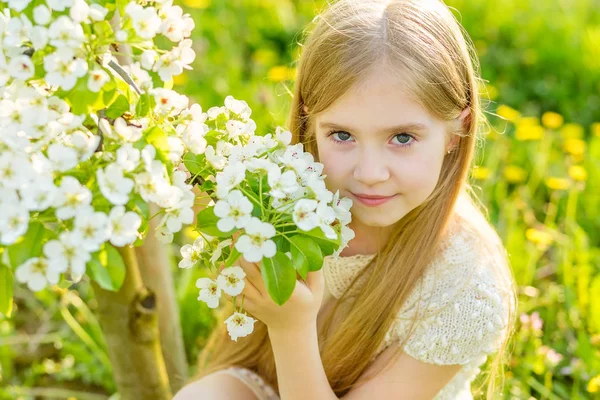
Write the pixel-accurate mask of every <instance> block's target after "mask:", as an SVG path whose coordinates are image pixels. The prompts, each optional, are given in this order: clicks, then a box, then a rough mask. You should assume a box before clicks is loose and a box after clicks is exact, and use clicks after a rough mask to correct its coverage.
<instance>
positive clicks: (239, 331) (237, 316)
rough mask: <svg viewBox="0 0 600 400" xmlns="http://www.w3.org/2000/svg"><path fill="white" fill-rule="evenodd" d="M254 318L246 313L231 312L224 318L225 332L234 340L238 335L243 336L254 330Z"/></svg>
mask: <svg viewBox="0 0 600 400" xmlns="http://www.w3.org/2000/svg"><path fill="white" fill-rule="evenodd" d="M255 322H256V320H255V319H254V318H252V317H250V316H248V315H246V314H242V313H239V312H235V313H233V315H231V316H230V317H229V318H227V319H226V320H225V324H226V325H227V332H228V333H229V336H230V337H231V339H232V340H234V341H236V342H237V340H238V338H240V337H245V336H248V335H249V334H251V333H252V332H253V331H254V323H255Z"/></svg>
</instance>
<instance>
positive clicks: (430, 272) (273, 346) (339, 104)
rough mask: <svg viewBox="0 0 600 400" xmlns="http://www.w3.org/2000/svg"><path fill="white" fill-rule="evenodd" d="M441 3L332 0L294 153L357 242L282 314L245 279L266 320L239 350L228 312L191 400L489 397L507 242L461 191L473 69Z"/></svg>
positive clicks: (306, 64)
mask: <svg viewBox="0 0 600 400" xmlns="http://www.w3.org/2000/svg"><path fill="white" fill-rule="evenodd" d="M471 50H472V46H471V45H470V43H469V44H468V43H467V41H466V40H465V38H464V37H463V33H462V30H461V27H460V25H459V24H458V23H457V21H456V20H455V18H454V16H453V15H452V13H451V12H450V10H449V9H448V7H447V6H446V5H445V4H443V3H442V2H441V1H440V0H340V1H337V2H335V3H333V4H331V5H330V6H329V7H328V9H326V10H325V11H324V12H323V13H322V15H320V16H319V18H317V19H316V26H315V27H314V30H313V31H312V33H311V35H310V36H309V37H308V39H307V40H306V43H305V45H304V47H303V52H302V56H301V58H300V60H299V64H298V75H297V80H296V86H295V90H294V98H293V104H292V109H291V115H290V129H291V131H292V133H293V135H294V140H295V142H300V143H303V144H304V147H305V150H306V151H309V152H311V153H312V154H313V155H314V157H315V160H316V161H319V162H321V163H322V164H324V174H325V175H326V176H327V177H326V184H327V187H328V188H329V190H331V191H333V192H335V191H336V190H339V192H340V196H347V197H349V198H350V199H352V201H353V206H352V209H351V212H352V222H351V223H350V227H351V228H352V229H353V230H354V232H355V235H356V236H355V237H354V239H352V240H351V241H350V242H349V245H348V246H347V247H346V248H344V249H343V251H342V252H341V254H340V257H339V258H335V257H333V256H328V257H325V260H324V263H323V268H322V270H321V271H318V272H314V273H311V274H309V277H308V279H307V281H306V284H304V283H301V282H299V283H298V284H297V285H296V290H295V292H294V294H293V295H292V297H291V298H290V300H289V301H288V302H287V303H286V304H284V305H283V306H282V307H279V306H277V305H275V304H274V302H273V301H272V300H271V299H270V297H269V295H268V293H267V291H266V289H265V286H264V284H263V283H262V280H261V277H260V270H259V268H260V265H258V264H256V263H248V262H246V261H241V262H240V264H241V266H242V267H243V268H244V270H245V271H246V274H247V278H246V288H245V289H244V292H243V293H244V294H245V296H246V297H245V303H244V308H245V309H246V310H247V311H248V313H249V314H250V315H253V316H254V317H256V318H257V319H258V320H260V321H261V322H258V323H257V324H256V325H255V331H254V332H253V333H252V334H251V335H249V336H248V337H245V338H242V339H239V340H238V341H237V342H234V341H232V340H231V339H229V337H228V334H227V332H226V329H225V325H224V324H223V318H225V317H227V316H229V315H231V313H232V309H231V307H230V306H228V307H226V308H225V309H224V310H223V314H222V316H221V319H220V320H219V323H218V325H217V327H216V328H215V331H214V332H213V334H212V336H211V338H210V340H209V342H208V344H207V346H206V347H205V349H204V351H203V353H202V354H201V357H200V358H201V360H200V369H199V374H198V376H197V377H196V379H197V380H196V381H194V382H192V383H190V384H189V385H188V386H186V387H185V388H184V389H183V390H182V391H180V393H179V394H178V395H177V396H176V399H177V400H184V399H214V400H219V399H223V400H224V399H228V400H230V399H231V400H237V399H253V400H254V399H259V400H262V399H279V398H280V399H283V400H296V399H298V400H300V399H301V400H306V399H318V400H328V399H337V398H342V397H343V398H345V399H346V398H347V399H353V400H354V399H356V400H359V399H392V398H399V399H411V400H412V399H432V398H435V399H472V395H471V382H472V381H473V380H474V379H475V378H476V377H477V376H478V375H479V374H480V372H481V370H480V367H482V366H483V364H484V362H485V361H486V360H487V356H488V355H490V354H492V353H496V356H495V358H494V360H493V362H491V363H490V364H491V371H492V373H491V374H490V375H488V378H489V379H488V382H489V383H490V384H489V385H488V388H487V398H488V399H489V398H493V397H494V395H498V393H500V392H501V389H500V388H497V387H495V386H494V382H495V380H496V379H495V375H496V371H497V370H498V367H499V366H500V367H501V366H502V355H503V354H504V350H505V347H506V342H507V340H508V337H509V333H510V332H511V329H512V325H513V320H514V318H513V316H514V315H515V308H516V303H517V302H516V295H515V289H514V288H515V285H514V280H513V278H512V275H511V272H510V269H509V266H508V261H507V257H506V252H505V250H504V249H503V247H502V244H501V242H500V240H499V238H498V236H497V234H496V233H495V231H494V230H493V228H492V227H491V226H490V224H489V223H488V222H487V221H486V219H485V218H484V216H483V215H482V213H481V212H480V211H479V209H478V207H476V205H475V204H476V200H475V197H474V196H472V195H471V192H470V190H468V189H469V186H468V183H467V178H468V175H469V168H470V166H471V162H472V159H473V155H474V149H475V145H476V140H477V134H478V126H479V125H480V123H481V121H482V120H483V119H482V115H481V114H482V110H481V106H480V99H479V92H478V90H479V87H478V83H479V78H478V76H477V60H476V59H473V58H472V56H471V54H472V53H471Z"/></svg>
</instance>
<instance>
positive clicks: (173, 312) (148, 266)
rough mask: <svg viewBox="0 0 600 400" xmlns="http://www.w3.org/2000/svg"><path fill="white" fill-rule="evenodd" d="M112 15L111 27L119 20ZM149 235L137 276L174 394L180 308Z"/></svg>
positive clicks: (180, 360)
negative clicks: (151, 304) (148, 296)
mask: <svg viewBox="0 0 600 400" xmlns="http://www.w3.org/2000/svg"><path fill="white" fill-rule="evenodd" d="M118 18H119V16H118V12H116V13H115V17H114V20H113V24H116V21H117V20H118ZM131 54H132V51H131V47H130V46H129V45H121V46H120V47H119V54H117V55H115V57H116V58H117V60H118V61H119V64H120V65H129V64H131V63H132V58H131ZM149 206H150V215H154V213H155V212H156V211H157V208H156V206H154V204H149ZM149 225H150V226H149V228H148V234H147V235H146V238H145V239H144V244H142V245H141V246H140V247H137V248H136V251H135V252H136V255H137V258H138V260H139V265H140V269H139V271H140V273H141V276H142V280H143V282H144V284H145V285H146V286H147V287H148V288H149V289H150V290H151V291H152V292H154V294H155V296H156V302H157V310H158V326H159V331H160V344H161V350H162V354H163V357H164V360H165V362H166V369H167V374H168V375H169V384H170V386H171V391H172V392H173V393H177V391H179V389H181V388H182V387H183V386H184V385H185V383H186V380H187V377H188V364H187V360H186V356H185V347H184V343H183V333H182V331H181V320H180V317H179V306H178V304H177V298H176V297H175V290H174V285H173V276H172V272H171V262H170V256H169V252H168V251H167V246H165V245H164V244H162V243H160V242H158V240H157V239H156V237H155V236H154V232H155V230H156V225H157V221H156V220H152V221H150V224H149Z"/></svg>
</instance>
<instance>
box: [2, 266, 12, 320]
mask: <svg viewBox="0 0 600 400" xmlns="http://www.w3.org/2000/svg"><path fill="white" fill-rule="evenodd" d="M12 305H13V275H12V271H11V270H10V268H8V266H6V265H4V264H2V263H0V314H4V315H5V316H7V317H10V315H11V313H12Z"/></svg>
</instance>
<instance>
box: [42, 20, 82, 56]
mask: <svg viewBox="0 0 600 400" xmlns="http://www.w3.org/2000/svg"><path fill="white" fill-rule="evenodd" d="M48 36H49V39H50V44H51V45H52V46H54V47H56V48H60V47H67V48H70V49H78V48H79V47H80V46H81V45H82V44H83V43H84V42H85V40H86V37H85V34H84V33H83V28H82V27H81V25H80V24H79V23H78V22H75V21H73V20H72V19H71V18H69V17H67V16H66V15H61V16H59V17H58V18H56V19H55V20H54V22H52V23H51V24H50V27H49V28H48ZM86 65H87V64H86Z"/></svg>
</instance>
